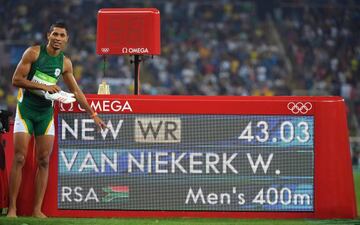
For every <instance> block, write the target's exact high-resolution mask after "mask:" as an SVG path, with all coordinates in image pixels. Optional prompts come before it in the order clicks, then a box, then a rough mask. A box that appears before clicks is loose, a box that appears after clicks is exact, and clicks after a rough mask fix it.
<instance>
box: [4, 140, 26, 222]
mask: <svg viewBox="0 0 360 225" xmlns="http://www.w3.org/2000/svg"><path fill="white" fill-rule="evenodd" d="M30 138H31V136H30V134H28V133H14V150H15V155H14V160H13V163H12V167H11V172H10V186H9V201H10V204H9V209H8V214H7V217H16V199H17V196H18V194H19V188H20V184H21V178H22V168H23V167H24V165H25V160H26V155H27V152H28V146H29V141H30Z"/></svg>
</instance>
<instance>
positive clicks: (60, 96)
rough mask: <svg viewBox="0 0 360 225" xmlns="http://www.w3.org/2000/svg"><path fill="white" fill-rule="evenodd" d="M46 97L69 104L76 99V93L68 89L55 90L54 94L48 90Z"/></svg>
mask: <svg viewBox="0 0 360 225" xmlns="http://www.w3.org/2000/svg"><path fill="white" fill-rule="evenodd" d="M45 98H46V99H48V100H52V101H59V102H61V103H64V104H68V103H72V102H75V101H76V99H75V97H74V94H73V93H68V92H66V91H59V92H55V93H53V94H50V93H49V92H46V93H45Z"/></svg>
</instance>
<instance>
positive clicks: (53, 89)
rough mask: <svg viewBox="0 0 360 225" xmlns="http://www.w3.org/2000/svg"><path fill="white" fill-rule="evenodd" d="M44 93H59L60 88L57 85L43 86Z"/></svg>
mask: <svg viewBox="0 0 360 225" xmlns="http://www.w3.org/2000/svg"><path fill="white" fill-rule="evenodd" d="M44 91H45V92H49V93H50V94H53V93H56V92H59V91H61V88H60V87H59V86H57V85H44Z"/></svg>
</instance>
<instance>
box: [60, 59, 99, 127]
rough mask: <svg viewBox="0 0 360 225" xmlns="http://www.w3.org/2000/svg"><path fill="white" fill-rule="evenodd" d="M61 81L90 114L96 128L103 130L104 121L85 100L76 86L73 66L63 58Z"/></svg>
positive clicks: (68, 60)
mask: <svg viewBox="0 0 360 225" xmlns="http://www.w3.org/2000/svg"><path fill="white" fill-rule="evenodd" d="M63 71H64V72H63V79H64V82H65V84H66V86H67V87H68V88H69V90H70V91H71V92H72V93H73V94H74V95H75V98H76V100H77V101H78V103H79V104H80V105H81V107H83V108H84V109H85V110H86V112H88V113H89V114H90V117H91V118H93V119H94V122H95V123H96V125H97V126H98V127H100V128H101V129H105V128H106V125H105V123H104V121H103V120H102V119H101V118H100V117H98V115H97V113H95V112H94V110H92V108H91V107H90V105H89V103H88V102H87V100H86V97H85V95H84V93H83V92H82V91H81V89H80V87H79V85H78V84H77V82H76V80H75V78H74V74H73V66H72V63H71V60H70V59H69V58H67V57H64V70H63Z"/></svg>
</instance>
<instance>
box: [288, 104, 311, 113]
mask: <svg viewBox="0 0 360 225" xmlns="http://www.w3.org/2000/svg"><path fill="white" fill-rule="evenodd" d="M287 108H288V109H289V110H290V111H291V112H292V113H294V114H298V113H301V114H306V113H307V112H309V111H310V110H311V109H312V104H311V103H310V102H305V103H302V102H297V103H295V102H289V103H288V104H287Z"/></svg>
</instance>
